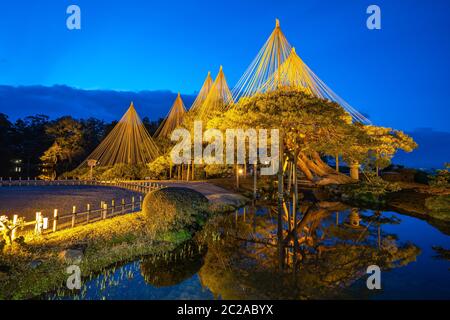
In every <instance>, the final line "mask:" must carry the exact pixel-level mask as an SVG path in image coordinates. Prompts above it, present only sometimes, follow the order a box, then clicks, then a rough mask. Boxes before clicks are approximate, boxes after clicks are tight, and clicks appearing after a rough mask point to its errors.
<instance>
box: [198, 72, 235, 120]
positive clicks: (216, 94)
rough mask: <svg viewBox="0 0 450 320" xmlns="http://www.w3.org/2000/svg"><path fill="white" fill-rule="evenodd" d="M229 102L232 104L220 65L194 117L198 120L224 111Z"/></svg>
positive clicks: (231, 97) (206, 118)
mask: <svg viewBox="0 0 450 320" xmlns="http://www.w3.org/2000/svg"><path fill="white" fill-rule="evenodd" d="M231 104H233V96H232V94H231V91H230V88H229V87H228V84H227V80H226V78H225V73H224V72H223V68H222V66H220V69H219V73H218V74H217V77H216V79H215V80H214V83H213V84H212V86H211V89H210V90H209V93H208V95H207V96H206V99H205V101H204V102H203V104H202V105H201V106H200V107H199V108H198V111H197V112H196V114H195V115H194V117H195V118H196V119H199V120H208V119H210V118H211V117H213V116H214V115H217V114H220V113H222V112H224V111H225V110H226V109H227V108H228V107H229V106H230V105H231Z"/></svg>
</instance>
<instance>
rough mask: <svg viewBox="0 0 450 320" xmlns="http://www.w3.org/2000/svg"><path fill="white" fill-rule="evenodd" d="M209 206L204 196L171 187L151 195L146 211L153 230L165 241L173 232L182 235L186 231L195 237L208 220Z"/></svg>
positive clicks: (148, 195) (144, 209) (146, 202)
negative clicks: (196, 232) (196, 231)
mask: <svg viewBox="0 0 450 320" xmlns="http://www.w3.org/2000/svg"><path fill="white" fill-rule="evenodd" d="M208 206H209V202H208V199H207V198H206V197H205V196H204V195H202V194H201V193H199V192H197V191H194V190H192V189H188V188H175V187H171V188H164V189H160V190H156V191H153V192H151V193H149V194H147V195H146V197H145V198H144V202H143V205H142V210H143V212H144V214H145V216H146V217H147V220H148V225H149V229H150V231H151V232H153V233H154V234H155V235H157V236H158V235H159V238H160V239H164V238H167V237H166V235H167V234H169V233H171V234H174V233H175V234H179V232H181V231H183V230H187V231H189V232H190V233H191V234H192V233H193V232H194V231H195V230H197V229H198V227H199V226H201V224H202V223H203V221H205V220H206V217H207V216H208V214H209V210H208ZM166 240H167V239H166Z"/></svg>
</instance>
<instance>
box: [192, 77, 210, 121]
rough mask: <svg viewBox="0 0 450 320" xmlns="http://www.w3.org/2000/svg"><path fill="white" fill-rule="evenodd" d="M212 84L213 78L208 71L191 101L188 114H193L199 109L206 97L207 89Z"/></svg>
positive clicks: (208, 89)
mask: <svg viewBox="0 0 450 320" xmlns="http://www.w3.org/2000/svg"><path fill="white" fill-rule="evenodd" d="M212 85H213V79H212V78H211V72H210V71H208V75H207V76H206V79H205V81H204V82H203V85H202V88H201V89H200V91H199V93H198V95H197V97H196V98H195V100H194V102H193V103H192V106H191V108H190V109H189V114H191V115H194V116H195V114H196V113H197V112H198V110H200V109H201V107H202V105H203V103H204V102H205V100H206V98H207V97H208V94H209V91H210V90H211V87H212Z"/></svg>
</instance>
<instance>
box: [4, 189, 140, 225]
mask: <svg viewBox="0 0 450 320" xmlns="http://www.w3.org/2000/svg"><path fill="white" fill-rule="evenodd" d="M133 195H134V196H135V197H136V201H138V200H139V195H140V193H136V192H132V191H129V190H126V189H120V188H115V187H99V186H22V187H0V215H6V216H9V217H12V216H13V215H14V214H18V215H19V216H21V217H25V220H27V221H30V220H34V218H35V215H36V212H37V211H40V212H42V214H43V215H44V216H46V217H50V216H52V215H53V209H58V212H59V214H60V215H64V214H68V213H71V212H72V207H73V206H76V207H77V211H84V210H85V209H86V205H87V204H88V203H89V204H90V205H91V209H92V210H94V209H97V208H99V207H100V202H101V201H107V202H108V204H111V200H113V199H115V201H116V205H117V204H119V203H120V200H121V199H122V198H124V199H125V202H126V203H130V202H131V197H132V196H133Z"/></svg>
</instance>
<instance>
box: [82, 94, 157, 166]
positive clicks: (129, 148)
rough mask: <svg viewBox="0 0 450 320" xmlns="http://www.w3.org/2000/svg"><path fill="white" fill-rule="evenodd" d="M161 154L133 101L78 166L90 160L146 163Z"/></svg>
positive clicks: (109, 162)
mask: <svg viewBox="0 0 450 320" xmlns="http://www.w3.org/2000/svg"><path fill="white" fill-rule="evenodd" d="M159 155H160V152H159V150H158V147H157V146H156V144H155V142H154V141H153V139H152V137H151V136H150V134H149V133H148V132H147V129H146V128H145V126H144V124H143V123H142V121H141V119H140V118H139V115H138V114H137V112H136V109H135V108H134V105H133V103H131V105H130V107H129V108H128V110H127V112H126V113H125V114H124V115H123V117H122V119H120V121H119V122H118V123H117V124H116V126H115V127H114V128H113V129H112V130H111V132H110V133H109V134H108V135H107V136H106V138H105V139H104V140H103V141H102V142H101V143H100V144H99V145H98V147H97V148H96V149H95V150H94V151H93V152H92V153H91V154H90V155H89V156H88V157H87V158H86V160H85V161H83V162H82V163H81V164H80V165H79V166H78V168H81V167H84V166H87V165H88V162H89V161H90V160H96V161H97V165H98V166H112V165H115V164H119V163H124V164H145V163H150V162H152V161H153V160H155V159H156V158H157V157H158V156H159Z"/></svg>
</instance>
